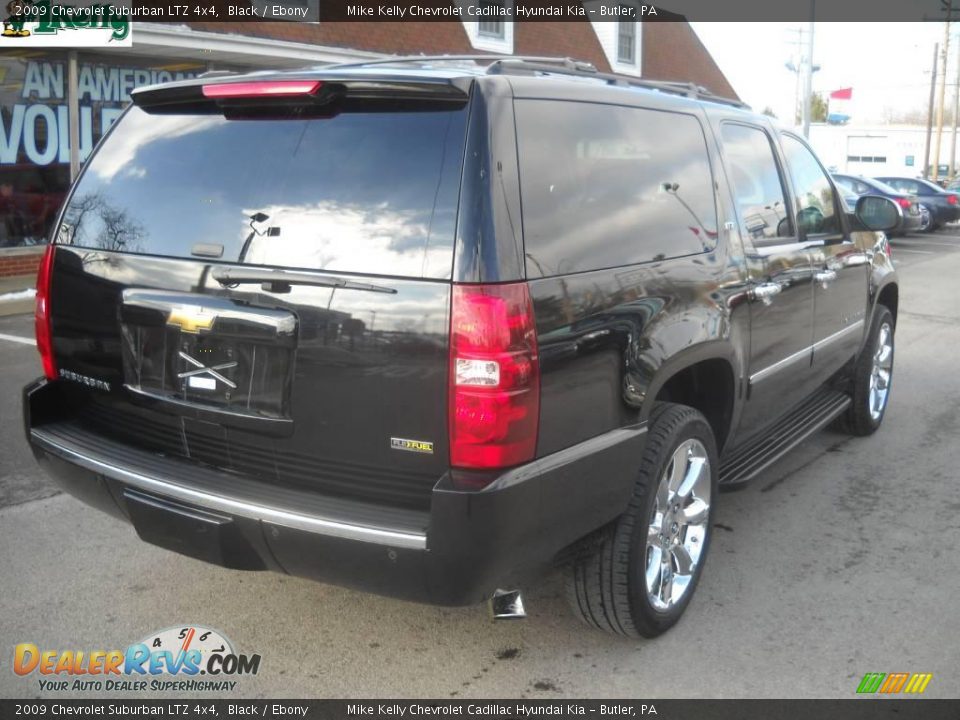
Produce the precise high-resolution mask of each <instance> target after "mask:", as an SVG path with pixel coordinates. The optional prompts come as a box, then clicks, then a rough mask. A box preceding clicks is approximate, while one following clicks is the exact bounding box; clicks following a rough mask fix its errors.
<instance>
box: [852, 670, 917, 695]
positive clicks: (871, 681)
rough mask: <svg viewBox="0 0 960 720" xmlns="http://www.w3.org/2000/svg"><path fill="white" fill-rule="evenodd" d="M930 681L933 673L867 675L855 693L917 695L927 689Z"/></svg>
mask: <svg viewBox="0 0 960 720" xmlns="http://www.w3.org/2000/svg"><path fill="white" fill-rule="evenodd" d="M932 679H933V673H905V672H900V673H889V674H887V673H867V674H866V675H864V676H863V680H861V681H860V685H859V686H857V692H858V693H870V694H873V693H884V694H886V695H891V694H895V693H900V692H904V693H908V694H911V695H919V694H921V693H922V692H923V691H924V690H926V689H927V685H929V684H930V681H931V680H932Z"/></svg>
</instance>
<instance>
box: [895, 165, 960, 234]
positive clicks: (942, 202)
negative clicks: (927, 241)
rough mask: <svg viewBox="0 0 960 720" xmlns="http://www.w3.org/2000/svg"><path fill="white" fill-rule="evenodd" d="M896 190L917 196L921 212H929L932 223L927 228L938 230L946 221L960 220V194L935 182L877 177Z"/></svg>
mask: <svg viewBox="0 0 960 720" xmlns="http://www.w3.org/2000/svg"><path fill="white" fill-rule="evenodd" d="M877 179H878V180H880V181H881V182H884V183H886V184H887V185H889V186H890V187H892V188H894V189H895V190H899V191H900V192H903V193H910V194H911V195H916V196H917V202H918V203H919V204H920V212H921V213H924V212H929V214H930V225H929V226H928V227H927V228H925V229H926V230H930V231H933V230H936V229H937V228H939V227H940V226H941V225H943V224H944V223H949V222H956V221H957V220H960V196H958V195H957V193H955V192H950V191H948V190H944V189H943V188H942V187H940V186H939V185H937V184H936V183H935V182H931V181H929V180H920V179H915V178H901V177H882V178H877Z"/></svg>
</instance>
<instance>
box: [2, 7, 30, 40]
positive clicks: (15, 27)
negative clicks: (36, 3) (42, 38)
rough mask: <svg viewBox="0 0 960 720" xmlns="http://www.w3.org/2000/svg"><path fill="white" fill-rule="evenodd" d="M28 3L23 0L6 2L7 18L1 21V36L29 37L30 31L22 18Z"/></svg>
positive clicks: (24, 15) (27, 9)
mask: <svg viewBox="0 0 960 720" xmlns="http://www.w3.org/2000/svg"><path fill="white" fill-rule="evenodd" d="M29 7H30V3H29V2H24V0H10V2H8V3H7V19H6V20H4V22H3V33H2V35H3V37H30V31H29V30H27V29H26V28H25V27H24V24H25V21H24V18H25V17H26V16H27V15H26V13H27V12H28V11H29Z"/></svg>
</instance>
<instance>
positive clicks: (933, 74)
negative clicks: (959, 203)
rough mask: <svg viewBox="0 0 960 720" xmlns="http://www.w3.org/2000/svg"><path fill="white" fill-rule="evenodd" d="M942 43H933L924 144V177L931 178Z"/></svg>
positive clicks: (925, 178)
mask: <svg viewBox="0 0 960 720" xmlns="http://www.w3.org/2000/svg"><path fill="white" fill-rule="evenodd" d="M939 57H940V44H939V43H934V44H933V69H932V70H931V71H930V104H929V105H928V106H927V141H926V143H924V146H923V179H924V180H929V179H930V135H931V133H932V132H933V96H934V95H935V94H936V90H937V59H938V58H939Z"/></svg>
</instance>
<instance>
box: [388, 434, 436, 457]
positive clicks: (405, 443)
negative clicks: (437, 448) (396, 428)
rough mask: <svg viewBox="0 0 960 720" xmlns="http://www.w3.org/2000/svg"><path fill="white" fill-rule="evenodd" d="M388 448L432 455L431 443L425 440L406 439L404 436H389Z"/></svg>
mask: <svg viewBox="0 0 960 720" xmlns="http://www.w3.org/2000/svg"><path fill="white" fill-rule="evenodd" d="M390 449H391V450H406V451H407V452H416V453H426V454H427V455H433V443H432V442H427V441H425V440H407V439H406V438H395V437H392V438H390Z"/></svg>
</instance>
